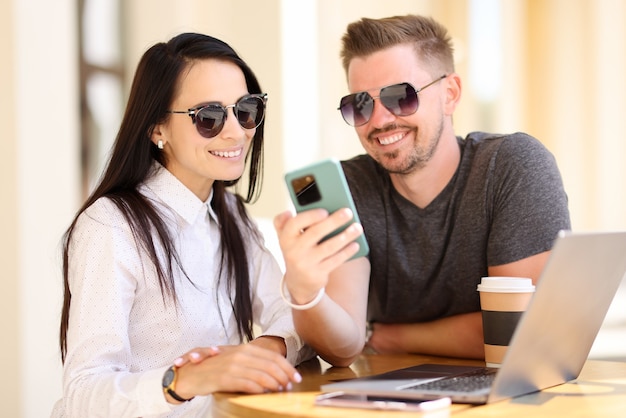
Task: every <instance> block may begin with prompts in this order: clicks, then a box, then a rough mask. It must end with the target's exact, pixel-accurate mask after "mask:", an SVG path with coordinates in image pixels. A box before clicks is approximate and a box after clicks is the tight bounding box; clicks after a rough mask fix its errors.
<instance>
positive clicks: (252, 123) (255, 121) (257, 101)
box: [235, 96, 265, 129]
mask: <svg viewBox="0 0 626 418" xmlns="http://www.w3.org/2000/svg"><path fill="white" fill-rule="evenodd" d="M235 113H236V115H237V120H238V121H239V124H240V125H241V126H242V127H243V128H245V129H254V128H256V127H257V126H259V125H260V124H261V122H263V117H264V116H265V103H264V102H263V99H261V98H260V97H255V96H251V97H244V98H243V99H241V100H240V101H239V102H237V105H236V106H235Z"/></svg>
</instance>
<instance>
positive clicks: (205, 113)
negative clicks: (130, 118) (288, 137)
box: [167, 93, 267, 138]
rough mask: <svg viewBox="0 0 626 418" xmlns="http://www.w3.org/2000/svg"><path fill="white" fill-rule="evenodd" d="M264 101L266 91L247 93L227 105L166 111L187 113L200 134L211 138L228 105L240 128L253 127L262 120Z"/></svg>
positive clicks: (212, 104)
mask: <svg viewBox="0 0 626 418" xmlns="http://www.w3.org/2000/svg"><path fill="white" fill-rule="evenodd" d="M266 102H267V93H260V94H247V95H245V96H243V97H242V98H241V99H239V100H237V103H235V104H231V105H228V106H222V105H221V104H219V103H209V104H207V105H204V106H200V107H196V108H194V109H189V110H168V111H167V113H180V114H183V115H189V116H190V117H191V121H192V122H193V123H194V124H195V125H196V129H197V130H198V133H199V134H200V135H202V136H203V137H205V138H213V137H214V136H217V135H218V134H219V133H220V132H221V131H222V129H223V128H224V123H225V122H226V117H227V115H228V108H229V107H232V108H233V112H234V113H235V117H236V118H237V122H239V125H241V127H242V128H245V129H254V128H256V127H258V126H259V125H260V124H261V122H263V118H264V117H265V103H266Z"/></svg>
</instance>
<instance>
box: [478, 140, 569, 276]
mask: <svg viewBox="0 0 626 418" xmlns="http://www.w3.org/2000/svg"><path fill="white" fill-rule="evenodd" d="M488 169H489V170H491V171H492V174H493V175H492V176H490V178H491V179H492V182H491V184H490V187H488V194H487V197H486V198H487V199H491V202H490V203H491V204H488V205H487V207H488V208H490V209H489V212H490V213H488V216H489V217H490V218H491V228H490V232H489V239H488V247H487V257H488V260H487V262H488V265H490V266H495V265H501V264H506V263H510V262H513V261H517V260H520V259H522V258H526V257H529V256H532V255H535V254H538V253H541V252H544V251H547V250H550V249H551V248H552V245H553V244H554V240H555V239H556V237H557V234H558V232H559V231H560V230H562V229H570V228H571V225H570V217H569V210H568V202H567V194H566V193H565V190H564V187H563V181H562V178H561V175H560V173H559V170H558V167H557V163H556V160H555V158H554V156H553V155H552V154H551V153H550V151H549V150H548V149H546V148H545V147H544V146H543V144H541V143H540V142H539V141H538V140H536V139H535V138H533V137H531V136H528V135H525V134H515V135H512V136H510V137H508V138H506V139H505V140H503V141H502V142H501V145H500V146H499V148H498V151H497V152H496V153H495V154H494V156H493V158H492V159H491V161H490V163H489V168H488Z"/></svg>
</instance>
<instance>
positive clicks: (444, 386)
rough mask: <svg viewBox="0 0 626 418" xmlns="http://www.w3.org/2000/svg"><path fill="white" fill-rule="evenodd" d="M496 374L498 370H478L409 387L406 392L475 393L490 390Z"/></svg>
mask: <svg viewBox="0 0 626 418" xmlns="http://www.w3.org/2000/svg"><path fill="white" fill-rule="evenodd" d="M496 372H497V369H478V370H475V371H471V372H467V373H463V374H459V375H456V376H450V377H445V378H443V379H439V380H433V381H431V382H426V383H420V384H417V385H415V386H410V387H407V388H406V390H437V391H442V390H443V391H455V392H474V391H477V390H482V389H488V388H490V387H491V385H492V384H493V380H494V379H495V377H496Z"/></svg>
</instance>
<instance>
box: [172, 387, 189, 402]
mask: <svg viewBox="0 0 626 418" xmlns="http://www.w3.org/2000/svg"><path fill="white" fill-rule="evenodd" d="M165 391H166V392H167V393H168V395H170V396H171V397H172V398H174V399H176V400H177V401H178V402H189V401H190V400H192V399H193V398H194V397H193V396H192V397H191V398H189V399H185V398H183V397H180V396H178V394H177V393H176V392H174V390H172V389H170V388H166V389H165Z"/></svg>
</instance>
